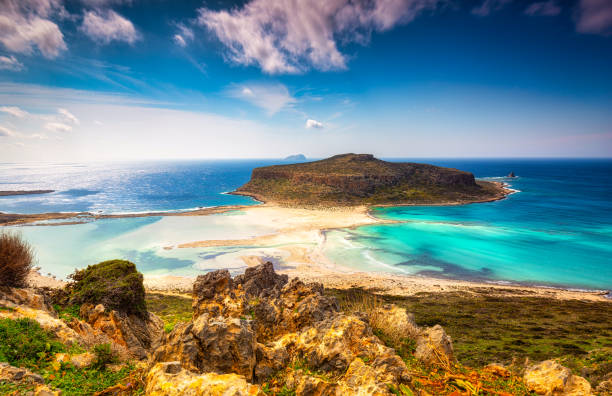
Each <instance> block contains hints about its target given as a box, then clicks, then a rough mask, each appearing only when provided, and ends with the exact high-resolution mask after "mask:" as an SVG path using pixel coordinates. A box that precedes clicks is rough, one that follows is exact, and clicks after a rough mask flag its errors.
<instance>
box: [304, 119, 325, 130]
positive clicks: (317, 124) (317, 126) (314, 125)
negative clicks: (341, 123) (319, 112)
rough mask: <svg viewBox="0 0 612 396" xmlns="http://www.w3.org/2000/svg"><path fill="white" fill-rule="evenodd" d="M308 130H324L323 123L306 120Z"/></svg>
mask: <svg viewBox="0 0 612 396" xmlns="http://www.w3.org/2000/svg"><path fill="white" fill-rule="evenodd" d="M306 128H308V129H322V128H323V123H321V122H319V121H317V120H311V119H308V120H306Z"/></svg>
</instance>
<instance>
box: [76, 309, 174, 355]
mask: <svg viewBox="0 0 612 396" xmlns="http://www.w3.org/2000/svg"><path fill="white" fill-rule="evenodd" d="M79 314H80V316H81V317H82V318H83V319H84V321H85V323H87V324H88V325H89V326H91V328H92V329H93V330H94V331H97V332H100V333H103V334H104V335H106V336H107V337H108V338H109V339H110V340H111V341H112V342H113V343H116V344H117V345H119V346H122V347H124V348H125V349H126V350H127V351H128V352H129V354H130V355H131V356H133V357H135V358H137V359H144V358H146V357H147V352H148V351H151V350H153V349H154V348H156V347H157V345H158V344H159V341H160V339H161V337H162V334H163V321H162V320H161V319H160V318H159V317H157V316H156V315H155V314H152V313H149V314H148V315H147V317H146V318H142V317H141V316H138V315H135V314H126V313H123V312H118V311H110V312H105V309H104V306H103V305H101V304H98V305H97V306H94V305H93V304H83V305H82V306H81V310H80V312H79ZM75 326H78V329H80V330H81V331H83V333H87V332H89V331H90V330H89V328H88V327H87V326H83V325H82V324H75Z"/></svg>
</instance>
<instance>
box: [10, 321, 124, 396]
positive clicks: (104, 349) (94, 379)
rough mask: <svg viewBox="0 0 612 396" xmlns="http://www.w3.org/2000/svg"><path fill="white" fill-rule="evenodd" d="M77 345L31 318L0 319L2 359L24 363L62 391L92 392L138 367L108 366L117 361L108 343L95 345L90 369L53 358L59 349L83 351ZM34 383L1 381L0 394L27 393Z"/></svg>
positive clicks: (15, 363)
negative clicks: (58, 337)
mask: <svg viewBox="0 0 612 396" xmlns="http://www.w3.org/2000/svg"><path fill="white" fill-rule="evenodd" d="M83 351H84V350H83V349H82V348H81V347H79V346H78V345H74V346H67V345H64V344H62V343H61V342H59V341H58V340H56V339H55V338H54V337H53V335H52V334H51V333H49V332H47V331H45V330H44V329H42V328H41V327H40V325H39V324H38V323H37V322H35V321H33V320H31V319H17V320H13V319H1V320H0V361H1V362H7V363H9V364H11V365H13V366H16V367H25V368H28V369H30V370H31V371H33V372H35V373H39V374H41V375H42V376H43V378H44V379H45V383H46V384H47V385H49V386H50V387H52V388H56V389H59V390H61V391H62V394H63V395H69V396H70V395H91V394H94V393H95V392H99V391H102V390H104V389H106V388H108V387H110V386H113V385H116V384H117V383H120V382H121V381H124V380H126V379H127V378H128V377H129V376H131V375H132V374H133V373H134V371H135V368H134V366H132V365H127V366H125V367H123V368H121V369H120V370H117V371H112V370H107V369H106V365H107V364H108V363H113V362H115V359H114V356H113V355H112V353H111V351H110V346H109V345H108V344H101V345H97V346H95V347H94V353H95V354H96V363H95V364H94V365H93V366H92V367H90V368H87V369H75V368H73V367H72V365H71V364H70V363H58V362H54V356H55V354H56V353H60V352H65V353H69V354H76V353H81V352H83ZM33 388H34V386H33V385H25V384H12V383H8V382H0V394H3V395H5V394H19V395H20V394H26V393H27V392H28V391H31V390H33Z"/></svg>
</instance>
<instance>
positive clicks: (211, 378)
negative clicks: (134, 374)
mask: <svg viewBox="0 0 612 396" xmlns="http://www.w3.org/2000/svg"><path fill="white" fill-rule="evenodd" d="M146 383H147V386H146V390H145V393H146V394H147V395H159V396H161V395H167V396H173V395H176V396H178V395H181V396H218V395H232V396H247V395H249V396H250V395H253V396H254V395H263V394H264V393H263V392H262V391H261V389H260V388H259V386H257V385H253V384H249V383H248V382H247V381H246V379H245V378H244V377H243V376H241V375H237V374H216V373H206V374H196V373H193V372H190V371H187V370H185V369H183V368H182V367H181V364H180V363H179V362H167V363H158V364H156V365H155V366H153V368H152V369H151V370H150V371H149V373H148V374H147V378H146Z"/></svg>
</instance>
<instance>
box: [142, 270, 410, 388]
mask: <svg viewBox="0 0 612 396" xmlns="http://www.w3.org/2000/svg"><path fill="white" fill-rule="evenodd" d="M193 308H194V316H193V321H192V322H190V323H187V324H183V325H179V326H177V327H175V329H174V330H173V331H172V332H171V333H170V334H168V335H167V336H166V337H165V339H164V340H163V341H162V345H161V346H160V347H159V348H158V349H157V350H156V351H155V353H154V355H153V361H154V362H155V363H157V364H156V365H154V366H153V368H152V372H154V373H155V375H153V374H149V376H148V379H149V382H148V384H147V390H151V391H152V390H157V391H159V390H160V389H171V388H172V387H173V386H175V385H176V386H180V381H183V380H184V379H185V378H189V381H198V379H197V378H195V377H198V378H199V381H209V380H210V381H214V380H216V378H218V377H216V376H218V375H224V374H234V375H236V374H237V375H239V376H240V377H239V378H235V377H232V378H233V379H232V383H233V384H242V385H241V386H242V388H241V390H240V391H236V392H235V393H232V394H253V393H256V390H257V392H258V391H259V387H258V386H257V385H258V384H261V383H263V382H264V381H266V380H268V379H269V378H270V377H271V376H273V375H274V374H276V373H279V372H281V371H286V374H287V376H286V381H287V384H288V385H289V386H291V387H292V388H294V389H296V392H297V394H312V392H314V393H315V394H329V395H332V394H337V395H350V394H381V395H387V394H390V392H389V388H388V384H390V383H391V384H399V383H407V382H408V381H409V380H410V374H409V373H408V370H407V368H406V366H405V364H404V362H403V361H402V359H401V358H400V357H399V356H397V355H396V354H395V352H394V351H393V349H391V348H388V347H386V346H385V345H383V343H382V342H381V341H380V340H379V339H378V338H377V337H375V336H374V335H373V334H372V329H371V327H370V326H369V324H368V323H367V321H365V320H364V319H362V318H359V317H357V316H352V315H345V314H342V313H340V312H339V309H338V305H337V303H336V301H335V299H334V298H331V297H328V296H325V295H324V294H323V288H322V286H321V285H318V284H312V285H306V284H304V283H303V282H301V281H299V280H297V279H293V280H292V281H288V279H287V276H282V275H278V274H276V273H275V272H274V269H273V267H272V264H271V263H266V264H263V265H261V266H258V267H254V268H248V269H247V270H246V272H245V274H244V275H241V276H237V277H235V278H233V279H232V278H231V276H230V274H229V272H228V271H226V270H222V271H215V272H211V273H209V274H207V275H202V276H199V277H198V279H197V281H196V283H195V285H194V294H193ZM170 362H178V363H172V364H170ZM366 362H367V363H366ZM179 365H180V366H179ZM185 370H186V371H189V373H187V372H185ZM315 373H325V375H326V376H329V377H331V378H333V379H334V380H329V379H327V380H326V379H324V378H322V377H321V376H319V375H316V374H315ZM164 381H165V382H166V383H165V384H164ZM199 383H201V382H199ZM159 392H161V393H159V394H173V393H172V392H166V393H164V392H162V391H159ZM251 392H253V393H251ZM194 394H208V393H206V392H204V391H202V392H201V393H194Z"/></svg>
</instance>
